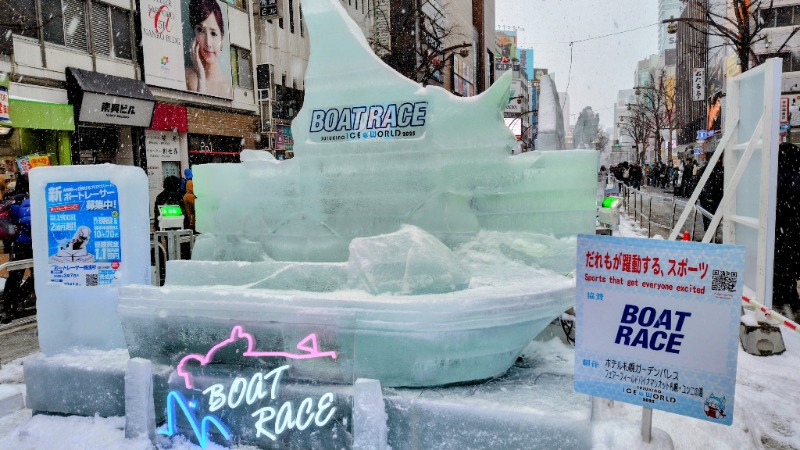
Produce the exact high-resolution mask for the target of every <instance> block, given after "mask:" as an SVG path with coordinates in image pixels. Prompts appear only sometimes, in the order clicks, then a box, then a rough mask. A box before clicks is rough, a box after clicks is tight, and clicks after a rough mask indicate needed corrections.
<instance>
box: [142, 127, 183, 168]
mask: <svg viewBox="0 0 800 450" xmlns="http://www.w3.org/2000/svg"><path fill="white" fill-rule="evenodd" d="M144 137H145V149H146V151H147V160H148V161H151V160H168V161H180V159H181V157H180V155H181V149H180V147H181V140H180V137H179V136H178V133H174V132H172V131H154V130H144Z"/></svg>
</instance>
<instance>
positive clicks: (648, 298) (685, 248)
mask: <svg viewBox="0 0 800 450" xmlns="http://www.w3.org/2000/svg"><path fill="white" fill-rule="evenodd" d="M743 270H744V251H743V249H742V248H741V247H734V246H729V245H714V244H700V243H693V242H674V241H656V240H649V239H624V238H612V237H605V236H580V237H579V239H578V267H577V289H576V295H577V297H576V316H577V329H578V330H579V333H578V334H577V336H576V346H575V390H576V391H578V392H583V393H586V394H591V395H597V396H601V397H605V398H610V399H614V400H619V401H623V402H628V403H633V404H636V405H641V406H647V407H650V408H654V409H661V410H664V411H669V412H674V413H677V414H683V415H686V416H690V417H695V418H699V419H704V420H709V421H712V422H715V423H721V424H726V425H730V424H731V423H732V421H733V402H732V399H733V396H734V392H735V385H736V357H737V354H738V347H737V344H738V325H739V305H740V303H741V300H740V299H741V291H742V286H743V282H742V277H741V276H740V273H742V271H743ZM726 399H727V400H726Z"/></svg>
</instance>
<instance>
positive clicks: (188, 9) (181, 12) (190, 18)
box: [141, 0, 233, 99]
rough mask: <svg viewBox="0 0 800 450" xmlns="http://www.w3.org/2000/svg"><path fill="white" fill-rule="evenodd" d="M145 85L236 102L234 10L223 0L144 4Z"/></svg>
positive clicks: (168, 0) (161, 0)
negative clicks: (231, 16)
mask: <svg viewBox="0 0 800 450" xmlns="http://www.w3.org/2000/svg"><path fill="white" fill-rule="evenodd" d="M141 8H142V48H143V53H144V72H145V82H146V83H147V84H150V85H153V86H161V87H165V88H170V89H177V90H182V91H191V92H197V93H198V94H204V95H210V96H213V97H222V98H227V99H230V98H233V85H232V81H231V62H230V53H231V48H230V38H229V27H228V6H227V5H226V4H225V3H223V2H219V1H217V0H142V6H141Z"/></svg>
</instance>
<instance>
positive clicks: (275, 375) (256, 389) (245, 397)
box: [203, 365, 291, 412]
mask: <svg viewBox="0 0 800 450" xmlns="http://www.w3.org/2000/svg"><path fill="white" fill-rule="evenodd" d="M289 367H291V366H289V365H285V366H281V367H278V368H277V369H273V370H271V371H269V373H267V374H262V373H261V372H258V373H256V374H255V375H253V376H252V377H251V378H250V381H249V382H248V381H247V378H242V377H236V378H235V379H234V380H233V383H232V384H231V387H230V389H229V390H228V394H227V395H226V394H225V385H224V384H222V383H217V384H215V385H213V386H211V387H210V388H208V389H206V390H204V391H203V395H208V396H209V398H208V405H209V408H208V410H209V411H211V412H214V411H217V410H219V409H221V408H222V407H223V406H225V405H226V404H227V405H228V408H230V409H236V408H238V407H239V405H241V404H242V401H245V402H246V403H247V404H248V405H252V404H253V403H255V402H257V401H259V400H263V399H264V398H265V397H266V396H267V394H269V397H270V399H271V400H275V398H276V396H277V391H278V384H279V382H280V378H281V374H283V372H285V371H287V370H289ZM270 378H271V379H272V388H271V389H270V391H266V390H264V384H265V383H264V382H265V381H266V380H269V379H270Z"/></svg>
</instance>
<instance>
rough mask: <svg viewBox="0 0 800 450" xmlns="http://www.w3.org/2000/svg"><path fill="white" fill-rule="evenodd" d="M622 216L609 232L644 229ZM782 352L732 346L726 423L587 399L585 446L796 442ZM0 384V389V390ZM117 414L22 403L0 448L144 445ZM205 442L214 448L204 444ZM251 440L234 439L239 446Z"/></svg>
mask: <svg viewBox="0 0 800 450" xmlns="http://www.w3.org/2000/svg"><path fill="white" fill-rule="evenodd" d="M644 234H646V231H645V230H641V228H639V227H638V225H636V224H634V223H633V222H632V221H631V220H630V219H628V218H627V217H623V220H622V224H621V226H620V231H619V232H618V233H616V235H621V236H628V237H631V236H638V237H644V236H643V235H644ZM782 331H783V337H784V341H785V344H786V349H787V350H786V352H785V353H784V354H782V355H778V356H770V357H758V356H753V355H749V354H747V353H745V352H744V351H742V350H741V348H740V350H739V367H738V372H737V384H736V399H735V402H736V406H735V413H734V414H735V417H734V421H733V425H732V426H730V427H727V426H724V425H719V424H715V423H711V422H707V421H702V420H697V419H693V418H689V417H684V416H679V415H676V414H670V413H665V412H662V411H658V410H655V411H653V440H652V442H651V443H649V444H645V443H644V442H642V439H641V434H640V433H641V431H640V426H641V415H642V408H641V407H639V406H634V405H629V404H626V403H621V402H611V401H609V400H606V399H602V398H595V399H594V408H593V419H592V420H593V433H592V434H593V435H592V443H593V448H594V449H598V450H602V449H622V448H626V449H652V450H662V449H664V450H668V449H672V448H675V449H699V448H702V449H736V450H748V449H753V450H756V449H800V389H798V386H797V384H798V382H800V376H798V374H800V335H799V334H797V333H795V332H793V331H790V330H788V329H785V328H784V329H783V330H782ZM530 349H533V350H534V352H535V354H536V359H537V360H538V361H540V362H541V363H542V364H543V365H544V366H545V367H548V368H549V369H548V370H549V371H553V372H558V373H565V372H566V373H572V367H573V364H574V351H573V349H572V347H570V346H568V345H566V344H564V343H563V342H562V341H561V340H559V339H557V338H555V339H552V340H550V341H547V342H540V341H536V342H535V343H534V345H532V346H531V347H529V350H530ZM25 359H27V358H22V359H18V360H15V361H11V362H9V363H6V364H4V365H3V367H2V369H0V388H2V389H4V390H9V389H11V390H16V391H18V392H24V389H25V386H24V384H23V382H24V380H23V377H22V365H23V364H24V362H25ZM2 389H0V393H1V392H4V391H3V390H2ZM124 426H125V420H124V418H120V417H116V418H101V417H54V416H35V417H31V412H30V410H27V409H23V410H21V411H18V412H16V413H12V414H9V415H6V416H5V417H0V449H14V450H18V449H19V450H23V449H31V450H39V449H42V450H46V449H54V448H59V449H67V450H70V449H119V450H122V449H125V450H128V449H131V450H138V449H142V450H145V449H149V448H150V446H149V443H148V442H147V441H146V440H144V439H138V440H126V439H125V438H124V434H125V432H124ZM157 446H158V448H160V449H175V450H188V449H196V448H199V447H197V446H195V445H194V444H192V443H191V442H188V441H187V440H186V439H185V438H182V437H176V438H173V439H168V438H165V437H160V438H159V441H158V445H157ZM208 448H211V449H217V448H220V447H218V446H216V445H215V444H213V443H212V444H209V447H208ZM245 448H252V447H239V449H240V450H244V449H245Z"/></svg>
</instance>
